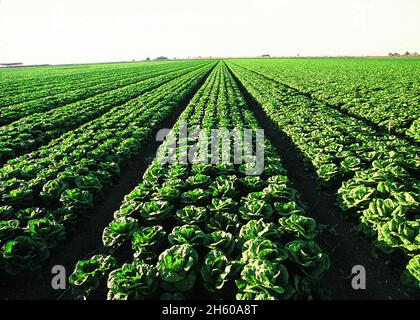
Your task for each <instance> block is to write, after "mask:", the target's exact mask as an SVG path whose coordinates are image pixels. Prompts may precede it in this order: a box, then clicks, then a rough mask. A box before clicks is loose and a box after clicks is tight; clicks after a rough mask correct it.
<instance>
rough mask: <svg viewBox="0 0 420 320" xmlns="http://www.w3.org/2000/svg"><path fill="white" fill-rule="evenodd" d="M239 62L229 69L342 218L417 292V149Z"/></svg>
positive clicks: (419, 161) (419, 282)
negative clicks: (403, 266)
mask: <svg viewBox="0 0 420 320" xmlns="http://www.w3.org/2000/svg"><path fill="white" fill-rule="evenodd" d="M240 64H241V63H237V62H236V61H231V62H229V63H228V65H229V67H230V68H231V70H232V71H233V72H234V74H235V75H236V77H237V78H238V79H239V81H241V83H243V85H244V86H245V88H246V90H247V91H248V92H249V93H250V94H251V95H252V97H253V98H254V99H255V100H256V101H257V102H258V103H259V104H260V105H261V106H262V108H263V109H264V111H265V113H266V114H267V115H268V117H269V118H270V119H271V120H272V121H273V122H274V123H275V125H276V126H277V127H278V129H279V132H282V133H283V134H284V135H286V136H287V137H288V138H289V139H290V141H292V143H293V146H294V148H295V149H296V151H298V153H299V154H301V155H302V157H303V160H304V161H305V162H306V164H307V165H308V166H309V167H311V168H312V169H314V172H315V174H316V176H317V178H318V179H319V181H320V183H321V184H323V185H324V186H325V187H327V188H330V189H332V190H334V192H336V197H337V202H338V203H339V205H340V207H341V209H342V211H343V214H344V215H345V216H352V217H354V218H355V219H358V221H359V223H358V225H357V229H358V230H360V231H361V232H363V233H365V234H366V235H368V236H370V237H372V238H373V239H374V248H375V252H376V253H379V252H384V253H386V254H393V255H394V256H395V259H396V260H398V259H406V261H408V260H409V262H408V263H407V270H406V272H405V273H404V282H411V283H413V284H414V285H415V286H417V287H419V286H420V277H419V275H420V274H419V272H420V264H419V262H420V260H419V257H420V256H419V254H420V199H419V195H420V184H419V180H418V179H417V176H418V173H419V172H418V168H419V167H420V166H419V165H420V159H419V148H418V147H417V146H416V145H415V144H412V143H410V142H409V141H406V140H405V139H401V138H398V137H396V136H393V135H390V134H380V133H378V132H377V131H375V129H374V128H371V127H370V126H368V125H367V124H366V123H365V122H363V121H361V120H358V119H355V118H353V117H349V116H346V115H345V114H343V113H341V112H340V111H338V110H336V109H335V108H333V107H331V106H329V105H327V104H324V103H322V102H318V101H315V100H314V99H312V98H310V97H308V96H307V95H304V94H301V93H299V92H297V91H296V90H294V89H293V88H289V87H288V86H285V85H282V84H281V83H279V82H276V81H273V80H270V79H268V78H267V77H265V76H262V75H260V74H258V73H256V72H253V71H251V70H248V69H247V68H244V67H242V66H241V65H240ZM401 256H402V257H401ZM396 260H395V261H396Z"/></svg>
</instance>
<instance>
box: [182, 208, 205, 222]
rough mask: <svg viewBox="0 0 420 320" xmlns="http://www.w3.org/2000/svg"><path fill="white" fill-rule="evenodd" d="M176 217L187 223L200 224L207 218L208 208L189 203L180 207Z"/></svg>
mask: <svg viewBox="0 0 420 320" xmlns="http://www.w3.org/2000/svg"><path fill="white" fill-rule="evenodd" d="M176 218H177V219H178V220H179V221H181V222H183V223H186V224H199V223H201V222H204V221H205V220H207V210H206V208H204V207H197V206H194V205H189V206H186V207H184V208H182V209H179V210H178V211H177V212H176Z"/></svg>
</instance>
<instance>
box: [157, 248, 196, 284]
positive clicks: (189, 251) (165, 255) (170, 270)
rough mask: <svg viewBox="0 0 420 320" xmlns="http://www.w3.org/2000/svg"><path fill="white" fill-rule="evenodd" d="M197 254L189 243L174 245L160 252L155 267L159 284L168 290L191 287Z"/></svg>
mask: <svg viewBox="0 0 420 320" xmlns="http://www.w3.org/2000/svg"><path fill="white" fill-rule="evenodd" d="M197 263H198V254H197V252H196V251H195V250H194V249H193V247H191V246H189V245H185V244H182V245H175V246H172V247H171V248H169V249H167V250H165V251H164V252H162V253H161V254H160V256H159V260H158V264H157V268H158V271H159V278H160V280H161V286H162V288H163V289H164V290H166V291H169V292H185V291H189V290H191V289H192V287H193V286H194V284H195V281H196V276H197V275H196V270H195V268H196V267H197Z"/></svg>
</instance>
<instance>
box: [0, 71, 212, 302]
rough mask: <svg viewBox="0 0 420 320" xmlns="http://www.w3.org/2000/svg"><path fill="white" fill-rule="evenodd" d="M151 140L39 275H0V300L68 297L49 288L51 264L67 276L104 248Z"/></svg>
mask: <svg viewBox="0 0 420 320" xmlns="http://www.w3.org/2000/svg"><path fill="white" fill-rule="evenodd" d="M210 72H211V70H210V71H209V72H208V73H207V74H206V76H205V77H204V78H203V79H202V80H201V81H200V83H198V85H197V86H196V88H195V89H194V90H193V92H192V93H191V94H189V95H188V97H187V98H186V99H185V100H184V102H183V103H182V104H181V105H180V106H179V107H178V108H177V109H176V110H174V111H173V112H172V113H171V115H170V117H169V118H167V119H166V120H165V121H164V122H163V123H162V128H172V127H173V125H174V124H175V122H176V120H177V119H178V117H179V116H180V114H181V113H182V111H183V110H184V109H185V108H186V106H187V105H188V103H189V102H190V100H191V99H192V97H193V96H194V95H195V93H196V92H197V90H198V89H199V88H200V87H201V86H202V84H203V83H204V82H205V80H206V79H207V77H208V75H209V74H210ZM154 140H155V139H154V137H152V139H151V141H149V142H148V143H146V145H145V146H144V147H143V149H142V151H141V154H139V155H138V156H137V158H135V159H133V160H131V161H130V162H129V163H128V164H127V165H126V166H124V167H123V168H121V175H120V177H119V179H118V181H117V183H116V184H115V185H113V186H112V187H111V188H110V189H109V190H108V191H106V195H105V196H104V197H103V198H102V199H101V200H100V201H99V202H98V203H97V204H96V205H95V208H94V212H91V213H90V214H89V215H88V216H86V217H85V218H82V219H80V220H79V221H78V223H77V224H76V225H75V227H74V231H72V232H70V233H69V234H68V236H67V239H66V241H65V242H64V243H63V244H62V245H61V246H59V247H58V248H57V249H56V250H55V252H54V253H53V256H52V258H51V259H49V261H48V263H47V265H46V266H45V267H44V268H43V269H42V270H41V271H40V272H39V273H38V274H36V275H25V276H16V277H9V276H5V277H3V276H0V300H32V299H37V300H39V299H42V300H44V299H49V300H51V299H60V298H64V299H66V298H70V297H69V295H68V293H67V291H63V290H54V289H52V286H51V280H52V278H53V276H54V275H53V274H52V273H51V270H52V267H53V266H54V265H62V266H64V267H65V269H66V272H67V277H68V276H69V275H70V274H71V273H72V272H73V270H74V267H75V265H76V263H77V261H79V260H82V259H85V258H89V257H91V256H92V255H94V254H95V253H100V251H101V249H102V248H103V246H102V232H103V230H104V228H105V227H106V226H107V225H108V224H109V223H110V222H111V221H112V219H113V214H114V212H115V211H116V210H118V209H119V207H120V205H121V203H122V201H123V199H124V196H125V195H127V194H128V193H130V192H131V191H132V190H133V189H134V188H135V187H136V186H137V185H138V183H139V182H140V181H141V178H142V176H143V174H144V172H145V170H146V169H147V167H148V165H149V164H150V161H151V160H152V159H153V158H154V157H155V155H156V151H157V149H158V147H159V145H160V144H161V142H159V141H154Z"/></svg>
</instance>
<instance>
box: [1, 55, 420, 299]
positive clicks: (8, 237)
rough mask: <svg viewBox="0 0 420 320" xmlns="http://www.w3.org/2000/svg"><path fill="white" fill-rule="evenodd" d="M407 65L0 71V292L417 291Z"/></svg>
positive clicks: (417, 203) (418, 176)
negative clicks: (217, 141) (217, 158)
mask: <svg viewBox="0 0 420 320" xmlns="http://www.w3.org/2000/svg"><path fill="white" fill-rule="evenodd" d="M419 74H420V59H419V58H395V59H386V58H318V59H317V58H312V59H310V58H299V59H225V60H185V61H182V60H179V61H177V60H175V61H164V62H136V63H117V64H97V65H78V66H54V67H32V68H15V69H7V70H0V299H12V300H13V299H65V300H69V299H87V300H91V299H92V300H105V299H108V300H148V299H151V300H158V299H161V300H184V299H186V300H191V299H206V300H207V299H208V300H213V299H216V300H220V299H223V300H289V299H290V300H308V299H317V300H323V299H333V300H335V299H340V300H341V299H346V300H347V299H367V300H370V299H393V300H400V299H401V300H403V299H419V298H420V170H419V168H420V153H419V151H420V117H419V116H420V78H419ZM184 127H186V128H188V130H190V129H191V128H195V130H196V132H197V134H190V133H191V132H192V131H191V132H190V131H188V136H187V137H183V136H182V133H183V132H184V131H183V130H184ZM162 129H168V130H167V132H169V129H171V130H170V132H169V133H168V134H166V138H165V139H163V138H162V139H159V138H158V137H159V136H160V133H161V132H162ZM238 129H240V130H238ZM244 129H246V130H248V131H246V132H253V133H257V134H259V136H258V137H259V139H257V136H255V137H254V138H253V139H250V140H249V141H248V140H246V135H247V134H246V132H245V131H241V130H244ZM193 131H194V130H193ZM213 132H217V133H218V134H219V136H218V137H219V138H220V137H222V138H224V140H223V142H222V143H221V144H219V145H218V146H219V148H216V149H214V148H213V147H214V146H213V145H210V147H209V144H208V142H209V141H210V140H211V141H213V140H212V139H213V136H211V133H213ZM178 137H181V139H179V138H178ZM182 137H183V138H182ZM235 139H239V140H240V141H241V143H240V144H239V143H238V140H235ZM174 141H175V143H174ZM241 148H242V149H241ZM234 150H235V152H236V153H239V156H238V157H235V159H234ZM248 151H252V152H248ZM236 153H235V156H236V155H237V154H236ZM255 153H257V154H255ZM214 154H216V155H217V156H221V157H222V158H223V161H213V160H214V159H213V156H214ZM203 155H204V158H205V159H203V158H202V156H203ZM183 156H185V158H188V159H187V160H188V161H168V159H169V158H171V159H177V160H179V159H181V158H182V157H183ZM208 157H210V158H211V160H209V159H208ZM258 159H259V161H260V162H261V163H260V164H263V166H262V167H259V168H260V169H261V170H259V171H258V170H257V171H254V172H253V173H251V174H250V172H252V171H253V170H252V169H255V168H257V162H258ZM237 160H238V161H237ZM57 270H58V271H57ZM60 275H63V277H64V278H63V279H64V280H63V279H62V281H59V280H60Z"/></svg>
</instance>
